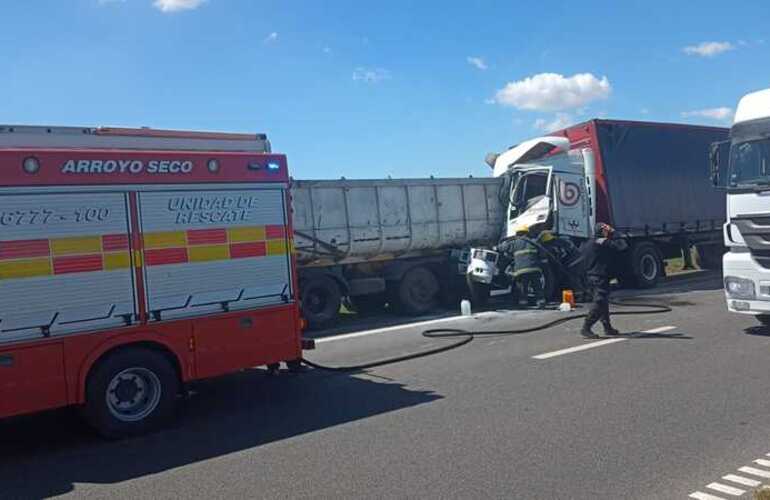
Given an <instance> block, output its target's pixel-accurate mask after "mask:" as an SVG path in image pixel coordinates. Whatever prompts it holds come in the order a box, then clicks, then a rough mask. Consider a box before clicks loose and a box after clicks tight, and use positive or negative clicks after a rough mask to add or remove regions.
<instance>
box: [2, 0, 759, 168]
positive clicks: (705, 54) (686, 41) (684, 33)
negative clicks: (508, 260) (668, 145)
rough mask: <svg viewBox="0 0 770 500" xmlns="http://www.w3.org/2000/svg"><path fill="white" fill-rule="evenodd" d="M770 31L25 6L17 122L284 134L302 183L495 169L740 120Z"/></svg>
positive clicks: (731, 11) (666, 12) (14, 51)
mask: <svg viewBox="0 0 770 500" xmlns="http://www.w3.org/2000/svg"><path fill="white" fill-rule="evenodd" d="M768 21H770V2H767V1H764V0H759V1H754V2H750V1H743V2H739V3H738V4H729V3H725V2H723V1H722V2H712V1H700V2H695V3H693V2H684V1H682V2H676V1H671V0H667V1H665V2H664V1H654V0H647V1H625V2H617V1H596V2H593V1H586V2H574V1H552V2H514V1H499V2H498V1H462V2H461V1H451V0H446V1H433V0H425V1H418V0H414V1H399V0H393V1H388V2H382V1H363V0H357V1H356V0H340V1H331V0H329V1H320V0H319V1H311V0H305V1H292V0H270V1H267V0H203V1H201V0H35V1H30V2H21V1H19V2H16V1H10V0H9V1H6V2H3V5H2V7H0V64H2V68H3V77H2V78H0V95H2V96H4V98H3V99H2V101H0V122H3V123H23V124H50V125H87V126H97V125H126V126H141V125H146V126H151V127H157V128H181V129H203V130H223V131H246V132H266V133H267V134H268V136H269V137H270V139H271V141H272V142H273V146H274V149H275V150H276V151H278V152H282V153H286V154H287V155H288V156H289V162H290V163H289V164H290V168H291V170H292V172H293V175H294V177H295V178H335V177H340V176H346V177H347V178H372V177H384V176H387V175H391V176H393V177H420V176H428V175H435V176H444V177H448V176H467V175H470V174H472V175H476V176H483V175H488V174H489V169H488V167H487V166H486V165H485V164H484V163H483V158H484V155H485V153H486V152H488V151H499V150H502V149H504V148H505V147H507V146H510V145H512V144H515V143H517V142H519V141H521V140H524V139H527V138H529V137H532V136H535V135H541V134H543V133H544V131H547V130H548V129H549V128H552V127H555V126H559V125H561V124H568V123H571V122H577V121H581V120H585V119H588V118H592V117H597V116H599V117H607V118H618V119H639V120H655V121H671V122H688V123H705V124H727V123H729V120H730V118H731V113H732V109H733V108H734V107H735V104H736V102H737V99H738V98H739V97H740V96H741V95H742V94H744V93H746V92H748V91H751V90H756V89H760V88H766V87H770V64H768V62H770V32H769V30H770V23H769V22H768ZM576 75H577V76H576Z"/></svg>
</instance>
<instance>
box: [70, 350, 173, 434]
mask: <svg viewBox="0 0 770 500" xmlns="http://www.w3.org/2000/svg"><path fill="white" fill-rule="evenodd" d="M179 387H180V384H179V377H178V376H177V373H176V370H175V369H174V367H173V366H171V363H170V362H169V361H168V359H166V357H165V356H163V354H161V353H159V352H156V351H153V350H150V349H143V348H128V349H124V350H120V351H118V352H116V353H114V354H111V355H108V356H107V357H106V358H105V359H104V360H102V361H101V362H99V364H98V365H96V367H95V368H94V369H93V370H92V372H91V373H90V375H89V377H88V383H87V386H86V404H85V408H84V409H83V410H84V411H83V413H84V415H85V417H86V420H87V421H88V422H89V424H91V426H93V427H94V428H95V429H96V430H97V432H99V433H100V434H101V435H102V436H104V437H106V438H110V439H120V438H123V437H129V436H135V435H138V434H143V433H146V432H150V431H153V430H155V429H158V428H160V427H161V426H163V425H164V424H166V423H167V422H168V421H169V420H170V419H171V418H172V417H173V416H174V414H175V409H176V404H177V400H178V396H179Z"/></svg>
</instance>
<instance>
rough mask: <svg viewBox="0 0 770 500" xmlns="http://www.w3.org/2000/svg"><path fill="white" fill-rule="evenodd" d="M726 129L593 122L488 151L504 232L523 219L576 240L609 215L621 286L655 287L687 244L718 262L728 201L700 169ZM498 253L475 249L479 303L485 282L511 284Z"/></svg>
mask: <svg viewBox="0 0 770 500" xmlns="http://www.w3.org/2000/svg"><path fill="white" fill-rule="evenodd" d="M727 133H728V131H727V129H725V128H717V127H702V126H691V125H678V124H662V123H647V122H628V121H615V120H591V121H588V122H585V123H581V124H578V125H574V126H572V127H570V128H568V129H565V130H561V131H558V132H554V133H553V135H552V136H549V137H541V138H537V139H532V140H530V141H526V142H524V143H522V144H519V145H518V146H515V147H513V148H510V149H508V150H507V151H505V152H503V153H501V154H499V155H495V154H492V155H489V156H488V157H487V162H488V163H489V164H490V166H491V167H492V168H493V171H494V176H495V177H497V178H500V179H502V180H503V183H502V186H503V187H502V188H501V194H502V195H503V197H504V200H503V202H504V204H505V205H506V206H507V209H506V211H505V218H504V221H502V223H503V224H504V233H503V236H504V238H512V237H514V235H515V234H516V230H517V228H519V227H523V226H526V227H528V228H529V229H530V230H533V229H534V231H535V232H537V231H540V230H545V229H548V230H551V231H552V232H553V233H555V235H557V236H560V237H562V238H565V239H567V240H570V241H571V242H572V243H574V244H575V245H579V244H580V243H581V242H583V241H585V239H586V238H588V237H589V236H590V235H592V234H593V228H594V226H595V224H596V223H598V222H605V223H609V224H611V225H612V226H614V227H615V228H616V229H617V230H618V231H619V232H621V233H624V234H625V235H626V236H627V237H628V241H629V243H630V248H629V250H628V251H627V252H626V255H625V260H624V262H623V263H622V265H620V266H618V268H617V269H615V270H614V275H615V276H616V277H617V278H618V280H619V281H620V283H621V285H625V286H632V287H640V288H650V287H653V286H655V284H656V283H657V282H658V280H659V279H660V278H661V277H662V276H664V274H665V266H664V263H663V259H664V258H671V257H678V256H681V255H682V251H683V248H688V249H689V247H690V245H694V246H695V248H696V249H697V251H698V257H699V261H700V262H699V264H700V266H701V267H704V268H716V267H718V266H719V265H720V264H721V256H722V253H723V246H722V242H721V240H722V235H721V226H722V223H723V222H724V203H725V202H724V198H723V197H722V196H720V195H719V194H718V193H716V192H715V191H713V190H712V189H710V187H709V185H708V181H707V179H706V178H705V176H704V175H703V173H704V168H705V167H704V166H705V165H706V162H707V161H708V154H709V147H710V145H711V143H712V142H714V141H719V140H722V139H725V138H726V137H727ZM768 211H770V204H768ZM768 220H770V214H768ZM768 224H770V222H769V223H768ZM768 233H769V234H770V226H768ZM768 245H770V243H768ZM768 248H770V247H768ZM768 258H769V259H770V253H769V254H768ZM504 260H505V259H504V256H501V255H499V254H498V252H496V251H495V249H494V248H490V247H485V248H475V249H473V251H472V260H471V262H470V264H469V266H468V281H469V286H470V287H471V291H472V295H473V296H474V298H475V299H476V300H477V301H482V302H483V301H484V300H485V297H486V296H488V294H489V292H490V290H491V289H494V288H505V287H508V286H510V281H511V280H510V278H509V277H508V273H506V272H505V267H506V265H507V264H508V263H507V262H504ZM543 264H544V271H545V272H544V277H543V280H544V284H543V285H544V289H545V291H546V294H547V295H550V296H554V295H555V294H556V292H558V289H559V285H560V279H559V273H558V272H557V270H556V269H554V266H552V265H551V264H550V263H549V262H547V261H545V262H544V263H543ZM768 275H770V271H768ZM769 279H770V278H769ZM768 284H769V285H770V282H768ZM769 293H770V292H769ZM768 299H769V300H770V296H768ZM768 310H769V311H770V302H768Z"/></svg>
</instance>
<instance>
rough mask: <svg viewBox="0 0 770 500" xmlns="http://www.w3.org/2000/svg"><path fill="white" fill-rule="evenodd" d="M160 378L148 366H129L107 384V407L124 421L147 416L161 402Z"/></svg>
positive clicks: (134, 420) (117, 417)
mask: <svg viewBox="0 0 770 500" xmlns="http://www.w3.org/2000/svg"><path fill="white" fill-rule="evenodd" d="M161 393H162V387H161V384H160V379H159V378H158V376H157V375H155V373H153V372H152V371H150V370H148V369H147V368H142V367H134V368H127V369H125V370H123V371H122V372H120V373H118V374H117V375H115V376H114V377H113V378H112V380H110V383H109V384H108V385H107V394H106V396H107V397H106V400H107V408H108V409H109V411H110V413H111V414H112V416H113V417H115V418H116V419H118V420H120V421H122V422H136V421H139V420H142V419H145V418H147V416H148V415H150V414H151V413H152V412H153V411H155V408H157V407H158V404H159V403H160V396H161Z"/></svg>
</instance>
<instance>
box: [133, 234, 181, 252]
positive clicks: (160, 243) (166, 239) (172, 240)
mask: <svg viewBox="0 0 770 500" xmlns="http://www.w3.org/2000/svg"><path fill="white" fill-rule="evenodd" d="M143 238H144V248H147V249H153V248H175V247H184V246H187V233H185V232H184V231H166V232H162V233H145V234H144V236H143Z"/></svg>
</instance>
